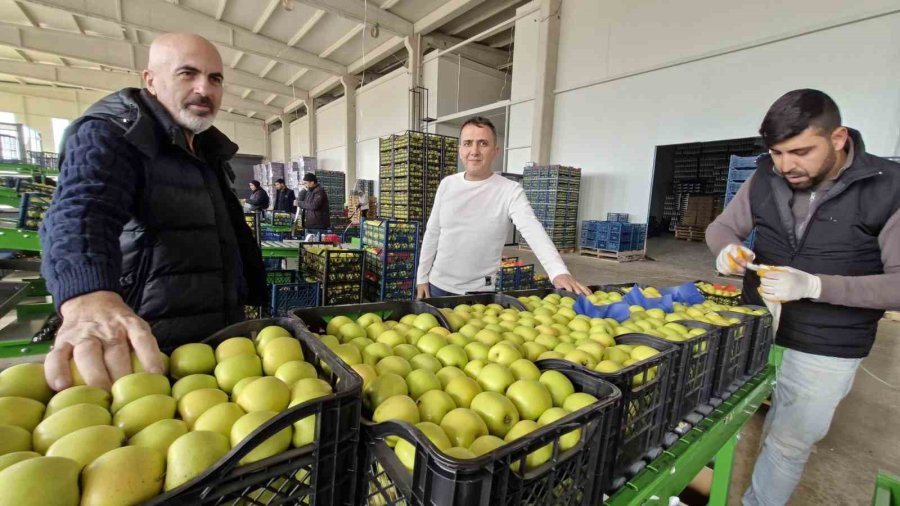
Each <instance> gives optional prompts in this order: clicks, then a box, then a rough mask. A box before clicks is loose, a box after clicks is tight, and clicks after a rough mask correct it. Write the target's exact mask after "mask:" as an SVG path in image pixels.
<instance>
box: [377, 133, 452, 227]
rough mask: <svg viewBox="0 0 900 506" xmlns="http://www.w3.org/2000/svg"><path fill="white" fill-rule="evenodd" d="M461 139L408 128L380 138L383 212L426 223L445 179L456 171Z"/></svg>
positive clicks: (404, 219) (382, 215)
mask: <svg viewBox="0 0 900 506" xmlns="http://www.w3.org/2000/svg"><path fill="white" fill-rule="evenodd" d="M458 148H459V139H457V138H455V137H447V136H444V135H437V134H429V133H425V132H415V131H412V130H410V131H407V132H406V133H403V134H399V135H392V136H389V137H383V138H381V139H380V141H379V153H380V156H379V165H380V167H379V177H380V181H379V185H378V204H379V206H380V209H379V215H380V216H381V217H382V218H392V219H395V220H402V221H417V222H419V223H421V224H423V225H424V223H425V222H426V221H427V220H428V216H429V215H430V214H431V207H432V205H434V196H435V193H436V192H437V188H438V185H439V184H440V182H441V179H443V178H445V177H447V176H449V175H451V174H455V173H456V167H457V161H458V154H457V150H458Z"/></svg>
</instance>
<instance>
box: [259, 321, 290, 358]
mask: <svg viewBox="0 0 900 506" xmlns="http://www.w3.org/2000/svg"><path fill="white" fill-rule="evenodd" d="M279 337H291V333H290V332H288V330H287V329H284V328H282V327H279V326H278V325H270V326H268V327H266V328H264V329H262V330H260V331H259V333H258V334H257V335H256V353H258V354H262V352H263V350H265V349H266V346H268V345H269V343H270V342H272V341H273V340H275V339H277V338H279Z"/></svg>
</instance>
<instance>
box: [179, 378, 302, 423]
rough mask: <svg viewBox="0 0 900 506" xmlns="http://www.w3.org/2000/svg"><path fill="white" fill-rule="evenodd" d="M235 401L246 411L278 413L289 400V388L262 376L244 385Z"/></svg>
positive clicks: (279, 381) (277, 380)
mask: <svg viewBox="0 0 900 506" xmlns="http://www.w3.org/2000/svg"><path fill="white" fill-rule="evenodd" d="M295 385H296V384H295ZM236 402H237V405H238V406H240V407H241V409H243V410H244V411H246V412H247V413H252V412H254V411H274V412H276V413H278V412H280V411H284V409H285V408H287V406H288V404H289V403H290V402H291V390H290V388H288V386H287V385H285V384H284V382H283V381H281V380H280V379H278V378H276V377H274V376H264V377H262V378H259V379H256V380H253V381H252V382H250V384H249V385H247V386H245V387H244V389H243V390H241V393H240V394H239V395H238V396H237V401H236ZM189 425H190V424H189Z"/></svg>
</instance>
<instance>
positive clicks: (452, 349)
mask: <svg viewBox="0 0 900 506" xmlns="http://www.w3.org/2000/svg"><path fill="white" fill-rule="evenodd" d="M435 357H436V358H437V359H438V360H439V361H440V362H441V363H442V364H444V366H445V367H447V366H453V367H465V365H466V363H468V362H469V358H468V356H466V350H465V349H464V348H462V347H461V346H457V345H455V344H448V345H446V346H444V347H443V348H441V349H439V350H438V351H437V353H436V354H435Z"/></svg>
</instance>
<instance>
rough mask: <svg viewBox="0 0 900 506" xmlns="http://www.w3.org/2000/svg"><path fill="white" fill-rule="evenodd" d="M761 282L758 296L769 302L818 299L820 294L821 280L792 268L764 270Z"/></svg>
mask: <svg viewBox="0 0 900 506" xmlns="http://www.w3.org/2000/svg"><path fill="white" fill-rule="evenodd" d="M761 281H762V286H761V287H760V295H762V298H763V299H765V300H767V301H770V302H791V301H794V300H800V299H818V298H819V296H820V295H821V294H822V280H821V279H819V277H818V276H813V275H812V274H807V273H805V272H803V271H798V270H797V269H794V268H793V267H778V268H776V269H771V270H766V272H765V273H764V274H763V276H762V279H761Z"/></svg>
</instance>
